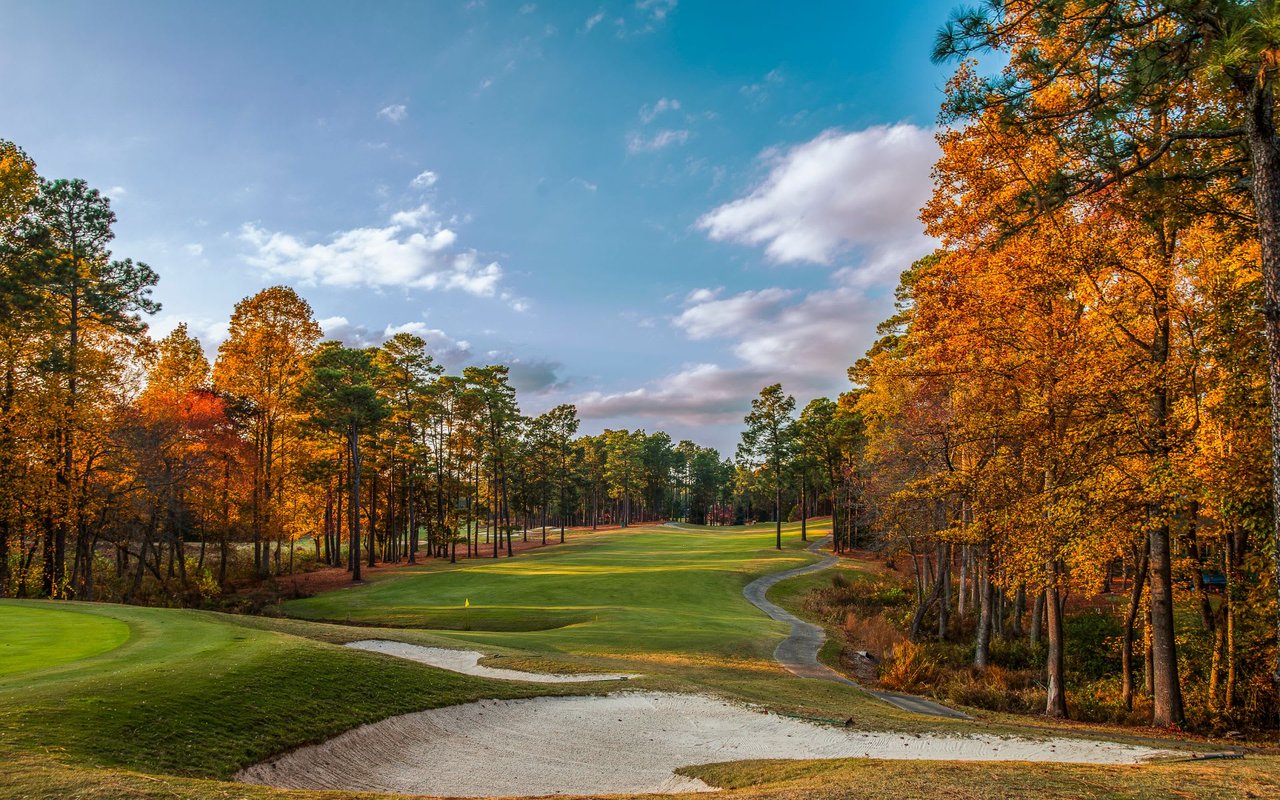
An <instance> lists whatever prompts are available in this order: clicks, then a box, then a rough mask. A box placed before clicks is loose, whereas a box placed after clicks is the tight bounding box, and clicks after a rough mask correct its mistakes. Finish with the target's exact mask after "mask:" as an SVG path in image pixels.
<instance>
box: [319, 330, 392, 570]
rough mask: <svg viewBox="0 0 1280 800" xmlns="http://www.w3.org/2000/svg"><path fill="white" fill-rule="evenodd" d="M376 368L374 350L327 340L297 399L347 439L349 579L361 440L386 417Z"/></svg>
mask: <svg viewBox="0 0 1280 800" xmlns="http://www.w3.org/2000/svg"><path fill="white" fill-rule="evenodd" d="M377 377H378V371H377V368H376V367H375V366H374V360H373V353H372V352H371V351H369V350H354V349H352V348H349V347H342V346H341V345H339V344H338V343H337V342H327V343H326V344H325V345H324V346H322V347H321V348H320V350H319V351H318V352H317V353H316V355H315V356H314V357H313V358H312V359H311V362H310V366H309V369H308V375H307V379H306V383H304V384H303V386H302V387H301V391H300V393H299V400H300V401H301V403H302V405H303V407H305V408H307V409H309V410H310V413H311V419H312V420H313V421H314V422H315V423H316V425H318V426H319V427H321V428H322V429H324V430H328V431H332V432H334V433H337V434H340V435H341V436H342V437H343V438H344V439H345V440H346V446H347V455H348V458H349V459H350V460H349V462H348V463H349V464H350V465H351V481H350V484H349V485H350V487H351V489H350V502H349V505H348V507H349V508H350V509H351V523H350V525H351V550H352V557H351V564H352V574H351V577H352V580H354V581H359V580H360V473H361V469H362V468H363V465H362V462H361V451H360V439H361V437H362V436H367V435H368V434H370V433H372V432H373V431H374V430H375V429H376V427H377V425H378V424H379V423H380V422H382V421H383V420H384V419H386V418H387V417H389V416H390V415H391V410H390V409H389V408H388V406H387V402H386V400H385V399H383V398H382V397H380V396H379V395H378V390H377V389H376V388H374V382H375V381H376V380H377Z"/></svg>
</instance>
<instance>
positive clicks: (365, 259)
mask: <svg viewBox="0 0 1280 800" xmlns="http://www.w3.org/2000/svg"><path fill="white" fill-rule="evenodd" d="M457 238H458V235H457V234H456V233H455V232H454V231H453V230H451V229H450V228H448V227H446V226H445V225H444V223H443V222H441V221H440V219H439V217H438V215H437V214H436V213H435V212H434V211H433V210H432V209H431V207H430V206H428V205H426V204H425V203H424V204H423V205H420V206H418V207H416V208H410V209H405V210H403V211H397V212H395V213H394V214H392V215H391V217H390V218H389V220H388V223H387V224H386V225H383V226H380V227H366V228H352V229H351V230H346V231H339V232H337V233H335V234H333V235H332V236H330V237H329V238H328V239H327V240H326V241H321V242H306V241H303V240H302V239H300V238H299V237H297V236H294V235H292V234H288V233H282V232H277V231H269V230H266V229H265V228H262V227H259V226H257V225H254V224H253V223H245V224H244V225H243V226H241V228H240V240H241V241H242V242H244V243H245V244H246V245H248V246H249V247H250V248H251V251H250V252H249V253H248V254H247V255H246V256H245V260H246V261H247V262H248V263H249V264H251V265H252V266H255V267H258V268H260V269H262V270H264V271H265V272H266V273H267V274H268V275H271V276H273V277H279V278H284V279H286V280H292V281H297V282H299V283H301V284H303V285H311V286H314V285H317V284H321V285H326V286H344V287H356V286H366V287H370V288H387V287H395V288H405V289H453V290H458V291H462V292H466V293H468V294H473V295H477V296H480V297H492V296H493V295H495V294H496V293H497V289H498V284H499V282H500V281H501V279H502V267H501V266H500V265H499V264H498V263H497V262H496V261H489V262H486V261H485V260H484V259H482V258H480V256H479V254H478V253H477V252H476V251H475V250H463V251H456V250H454V249H453V245H454V243H455V242H456V241H457Z"/></svg>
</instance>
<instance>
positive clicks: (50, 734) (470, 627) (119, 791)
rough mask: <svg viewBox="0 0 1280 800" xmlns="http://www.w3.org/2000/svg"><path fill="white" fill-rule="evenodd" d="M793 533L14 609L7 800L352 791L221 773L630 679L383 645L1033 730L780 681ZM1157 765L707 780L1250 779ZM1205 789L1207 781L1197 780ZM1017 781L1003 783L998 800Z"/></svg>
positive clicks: (884, 719)
mask: <svg viewBox="0 0 1280 800" xmlns="http://www.w3.org/2000/svg"><path fill="white" fill-rule="evenodd" d="M796 527H797V526H788V537H787V543H786V549H784V550H782V551H776V550H774V549H773V546H772V545H773V532H772V529H771V528H770V527H768V526H758V527H754V528H745V529H744V528H721V529H683V530H681V529H675V528H641V529H635V530H632V531H624V532H615V533H607V534H599V535H594V536H590V537H583V538H582V539H580V540H579V541H577V542H572V543H570V544H569V545H566V546H564V547H556V548H548V549H547V550H541V551H534V552H528V553H524V554H521V555H520V556H518V557H516V558H514V559H510V560H508V559H505V558H499V559H497V560H477V561H470V562H464V563H462V564H458V565H452V566H451V565H448V564H437V563H430V564H426V565H422V566H419V567H416V568H413V569H402V570H396V571H385V572H380V573H377V574H376V577H375V578H374V580H372V581H370V582H369V583H368V584H366V585H364V586H361V587H355V588H351V589H344V590H340V591H336V592H331V593H328V594H324V595H320V596H317V597H313V598H308V599H305V600H299V601H295V602H291V603H287V604H285V606H284V608H283V610H284V611H285V612H287V613H288V614H290V615H292V616H291V617H288V618H271V617H238V616H230V615H222V614H213V613H206V612H195V611H181V610H167V609H145V608H132V607H126V606H111V605H95V604H78V603H45V602H37V601H0V659H3V660H0V763H6V764H7V765H8V766H7V767H6V768H5V771H3V772H0V800H8V798H19V797H22V798H28V797H37V798H42V797H48V798H61V797H73V796H74V797H103V798H113V799H114V798H151V797H185V798H195V799H197V800H206V799H208V800H212V798H223V797H237V798H267V797H284V796H298V797H311V798H319V797H339V796H343V797H345V796H350V795H348V794H328V795H325V794H317V793H293V792H279V791H277V790H271V789H265V788H260V787H243V786H237V785H232V784H226V783H221V782H218V781H217V780H208V779H218V778H226V777H228V776H230V775H231V774H233V773H234V772H235V771H236V770H237V769H239V768H240V767H243V766H246V765H248V764H251V763H254V762H257V761H260V760H262V759H264V758H266V757H268V756H270V755H272V754H275V753H278V752H281V751H284V750H287V749H290V748H293V747H296V746H299V745H302V744H307V743H311V742H315V741H320V740H323V739H325V738H328V737H331V736H333V735H335V734H336V733H338V732H341V731H344V730H348V729H350V728H352V727H355V726H357V725H360V724H363V723H367V722H372V721H376V720H379V719H383V718H386V717H388V716H392V715H395V714H400V713H406V712H409V711H415V710H422V709H426V708H432V707H438V706H443V705H449V704H454V703H464V702H469V701H471V700H475V699H480V698H508V697H527V696H534V695H546V694H569V693H573V694H582V693H588V692H591V691H608V690H616V689H617V688H618V686H617V684H588V685H583V684H568V685H560V686H557V685H555V684H519V683H510V682H502V681H492V682H491V681H486V680H482V679H477V678H470V677H467V676H463V675H457V674H454V673H449V672H444V671H441V670H436V669H432V668H429V667H426V666H422V665H419V664H415V663H412V662H408V661H404V660H400V659H396V658H392V657H389V656H382V655H378V654H373V653H366V652H362V651H354V650H350V649H347V648H342V647H338V646H336V645H338V644H341V643H344V642H348V641H352V640H355V639H362V638H371V637H376V638H391V639H397V640H401V641H406V642H414V643H420V644H432V645H444V646H453V647H458V646H467V647H473V648H475V649H481V650H484V651H486V652H490V653H494V654H497V655H498V656H499V657H500V660H501V661H502V662H504V664H505V665H507V666H518V667H521V668H528V669H548V670H551V671H583V670H596V669H600V668H602V667H603V668H605V669H609V670H614V669H618V670H622V671H628V672H637V673H641V674H643V676H644V677H642V678H640V679H638V680H636V681H634V682H632V683H629V684H628V687H629V688H644V689H662V690H674V691H693V692H710V693H717V694H721V695H727V696H732V697H736V698H740V699H742V700H746V701H748V702H754V703H758V704H761V705H765V706H769V707H771V708H774V709H776V710H779V711H782V712H784V713H792V714H797V715H802V716H806V717H810V718H817V719H826V720H830V721H833V722H840V721H843V720H844V719H846V718H848V717H853V718H854V720H855V722H856V724H857V725H858V726H859V727H863V728H870V729H893V730H901V731H904V732H911V731H924V730H933V731H965V730H978V731H982V732H986V733H1006V732H1017V730H1018V729H1019V728H1021V732H1024V733H1025V732H1026V731H1027V730H1028V728H1031V727H1032V726H1030V725H1028V726H1025V727H1024V726H1016V725H1014V724H1012V723H1009V722H1007V721H1002V722H1001V724H998V725H991V724H986V723H961V722H956V721H951V720H936V719H932V718H927V717H919V716H915V715H910V714H906V713H905V712H900V711H898V710H896V709H893V708H891V707H889V706H887V705H885V704H882V703H879V702H877V701H874V700H872V699H870V698H868V697H867V696H865V695H863V694H862V693H860V692H858V691H856V690H854V689H851V688H849V687H846V686H842V685H839V684H834V683H827V682H820V681H810V680H801V679H798V678H794V677H792V676H790V675H788V674H787V673H785V672H783V671H782V670H781V669H780V668H779V667H778V666H777V665H776V664H775V663H773V661H772V659H771V655H772V651H773V648H774V646H775V645H776V644H777V642H778V640H779V639H780V637H781V636H783V635H784V634H785V632H786V627H785V626H784V625H781V624H778V623H775V622H773V621H772V620H770V619H768V618H767V617H766V616H765V615H764V614H762V613H760V612H759V611H758V610H756V609H755V608H754V607H752V606H750V605H749V604H748V603H747V602H746V601H745V600H744V599H743V598H742V596H741V589H742V587H743V586H744V585H745V584H746V583H747V582H749V581H750V580H753V579H754V578H755V577H757V576H758V575H761V574H764V573H767V572H772V571H776V570H781V569H787V568H790V567H793V566H798V565H801V564H805V563H809V562H810V561H811V560H812V558H813V557H812V556H811V555H809V554H807V553H804V552H802V551H801V550H800V544H801V543H800V542H799V541H798V536H797V535H796V530H795V529H796ZM814 535H815V537H816V536H819V535H821V531H817V530H815V531H814ZM841 569H842V570H843V571H844V572H845V573H846V577H849V578H850V579H851V580H852V579H856V578H857V577H858V574H857V571H856V570H855V569H853V568H851V567H842V568H841ZM829 581H830V573H822V574H818V575H812V576H805V577H801V578H798V579H793V580H789V581H784V582H783V583H781V584H779V585H778V586H777V587H775V589H774V591H773V592H772V593H771V597H773V598H774V599H775V601H777V602H781V603H782V604H784V605H786V606H789V607H792V608H793V609H794V608H796V607H798V606H799V604H800V603H801V602H802V599H803V596H804V594H805V593H806V592H808V591H810V590H812V589H813V588H815V587H817V586H819V585H824V584H826V583H827V582H829ZM468 600H469V601H470V604H471V607H470V608H464V605H465V603H466V601H468ZM348 622H349V623H350V624H346V623H348ZM371 625H375V626H406V627H379V628H374V629H371V628H370V627H369V626H371ZM1041 732H1042V733H1049V732H1057V731H1050V729H1048V728H1044V729H1041ZM1070 733H1071V734H1072V735H1089V733H1090V731H1089V730H1088V729H1081V730H1071V731H1070ZM1275 767H1276V765H1275V764H1274V763H1273V761H1270V760H1268V761H1264V762H1261V764H1259V765H1252V764H1250V767H1249V769H1250V770H1251V771H1249V772H1248V777H1247V780H1246V782H1245V783H1242V784H1241V786H1242V787H1245V786H1247V787H1254V786H1257V787H1261V788H1263V789H1269V787H1271V786H1272V784H1271V783H1268V781H1271V780H1272V778H1271V777H1270V775H1273V774H1275V771H1276V770H1275ZM1142 770H1147V771H1141V770H1130V771H1129V772H1125V771H1124V769H1115V768H1111V769H1092V768H1082V767H1051V766H1036V767H1034V769H1032V770H1028V769H1027V768H1026V766H1025V765H954V764H941V765H939V764H921V763H911V764H906V763H901V762H889V763H887V764H886V763H883V762H854V761H848V762H806V763H796V762H786V763H781V764H779V763H774V762H753V763H750V764H740V765H730V766H723V765H718V766H711V767H700V768H698V774H700V775H703V777H705V778H707V779H708V780H710V781H711V782H714V783H723V784H724V785H726V786H731V787H738V788H737V789H736V790H733V791H731V792H728V794H731V795H732V796H734V797H743V798H757V797H759V798H764V797H791V796H794V797H823V796H832V797H835V796H884V795H885V794H889V793H890V792H892V793H893V794H894V795H895V796H897V797H899V798H913V797H934V796H954V797H987V796H1004V795H1007V794H1010V793H1012V794H1019V793H1035V791H1034V789H1035V788H1038V787H1040V786H1044V787H1047V788H1048V789H1049V790H1052V791H1050V792H1049V793H1048V794H1046V796H1063V797H1066V796H1111V795H1107V794H1097V795H1091V794H1090V791H1092V790H1091V788H1090V787H1092V786H1095V785H1097V786H1102V787H1104V788H1106V789H1107V790H1108V791H1110V790H1112V789H1113V788H1114V787H1126V788H1129V789H1144V787H1157V788H1160V787H1166V786H1172V787H1178V786H1183V785H1185V786H1187V787H1196V791H1197V792H1200V790H1203V792H1201V793H1203V794H1204V795H1205V796H1215V793H1220V792H1219V790H1220V789H1221V788H1222V787H1223V786H1227V785H1229V784H1226V783H1223V781H1226V780H1229V779H1230V777H1231V776H1232V775H1234V774H1238V773H1236V772H1233V771H1231V770H1229V769H1225V768H1220V767H1218V766H1213V767H1207V766H1206V765H1199V764H1197V765H1189V766H1179V767H1173V766H1170V767H1160V768H1159V770H1160V771H1159V772H1156V771H1153V770H1154V768H1142ZM1116 775H1119V776H1121V777H1120V778H1116V777H1114V776H1116ZM891 776H896V777H895V778H894V779H893V780H890V777H891ZM983 776H994V777H991V778H987V777H983ZM1027 776H1036V778H1035V781H1040V782H1041V783H1036V782H1035V781H1033V780H1031V779H1030V778H1028V777H1027ZM1144 776H1154V777H1144ZM1197 776H1207V777H1204V781H1202V782H1200V783H1197V782H1196V781H1197V780H1199V778H1198V777H1197ZM895 781H897V783H896V784H895ZM1005 786H1008V787H1010V791H1009V792H1001V791H999V789H1001V788H1003V787H1005ZM1024 790H1025V791H1024ZM1144 790H1145V789H1144ZM1249 790H1250V791H1251V790H1252V788H1250V789H1249ZM1151 791H1152V793H1153V796H1155V795H1156V794H1158V792H1156V788H1152V789H1151ZM1052 792H1057V794H1053V793H1052ZM1268 794H1274V792H1270V791H1262V792H1261V793H1260V794H1259V796H1267V795H1268ZM1237 796H1238V795H1237Z"/></svg>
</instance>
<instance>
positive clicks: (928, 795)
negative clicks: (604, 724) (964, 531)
mask: <svg viewBox="0 0 1280 800" xmlns="http://www.w3.org/2000/svg"><path fill="white" fill-rule="evenodd" d="M680 772H681V773H683V774H685V775H689V776H692V777H696V778H701V779H702V780H704V781H706V782H707V783H710V784H713V785H716V786H723V787H725V788H726V789H727V790H729V791H726V792H725V795H726V796H728V797H735V798H738V797H744V798H745V797H750V798H806V800H822V799H824V798H853V797H866V798H889V797H892V798H895V800H917V799H918V800H933V799H934V798H956V799H957V800H959V799H963V800H986V798H1009V797H1036V798H1063V800H1075V798H1152V800H1156V798H1159V799H1160V800H1164V799H1165V798H1242V797H1257V798H1263V797H1268V798H1269V797H1277V796H1280V758H1277V757H1275V756H1262V757H1252V758H1250V759H1248V760H1245V761H1206V762H1199V763H1185V762H1184V763H1176V764H1146V765H1138V766H1123V767H1112V766H1107V767H1098V766H1075V765H1067V764H1027V763H1004V764H1000V763H989V764H984V763H973V762H968V763H966V762H957V761H952V762H947V761H873V760H861V759H857V760H855V759H847V760H845V759H842V760H829V761H741V762H736V763H729V764H710V765H706V766H700V767H689V768H685V769H682V770H680Z"/></svg>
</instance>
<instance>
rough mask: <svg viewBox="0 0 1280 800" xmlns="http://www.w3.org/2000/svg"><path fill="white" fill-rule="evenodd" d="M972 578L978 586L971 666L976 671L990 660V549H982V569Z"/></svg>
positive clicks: (991, 594) (991, 610) (991, 592)
mask: <svg viewBox="0 0 1280 800" xmlns="http://www.w3.org/2000/svg"><path fill="white" fill-rule="evenodd" d="M974 577H975V578H976V579H977V584H978V632H977V636H976V647H975V648H974V651H973V665H974V666H975V667H977V668H978V669H986V667H987V663H988V661H989V660H990V658H991V626H992V619H993V618H994V613H993V609H992V600H993V599H994V598H993V591H992V589H993V585H992V583H991V548H990V547H983V548H982V569H980V570H979V571H978V574H977V575H975V576H974Z"/></svg>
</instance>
